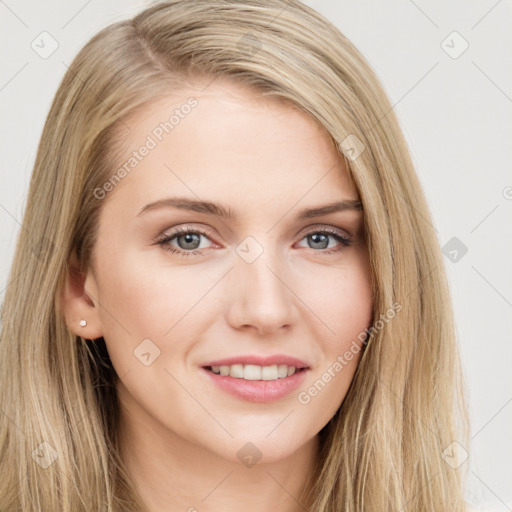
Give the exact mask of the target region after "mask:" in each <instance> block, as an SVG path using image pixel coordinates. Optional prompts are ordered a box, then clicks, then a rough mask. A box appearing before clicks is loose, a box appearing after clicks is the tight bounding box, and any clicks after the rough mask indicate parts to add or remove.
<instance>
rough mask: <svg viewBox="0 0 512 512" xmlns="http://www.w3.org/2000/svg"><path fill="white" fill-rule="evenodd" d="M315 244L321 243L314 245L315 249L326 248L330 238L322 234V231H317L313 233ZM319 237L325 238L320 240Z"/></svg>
mask: <svg viewBox="0 0 512 512" xmlns="http://www.w3.org/2000/svg"><path fill="white" fill-rule="evenodd" d="M311 238H312V239H313V243H314V244H321V247H314V248H315V249H326V248H327V246H328V245H329V239H328V238H327V236H326V235H322V234H320V233H316V234H313V235H311ZM319 238H323V240H319Z"/></svg>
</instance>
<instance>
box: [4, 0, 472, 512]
mask: <svg viewBox="0 0 512 512" xmlns="http://www.w3.org/2000/svg"><path fill="white" fill-rule="evenodd" d="M217 77H221V78H225V79H228V80H231V81H232V82H233V83H236V84H239V85H240V86H244V87H248V88H249V89H250V90H252V91H255V92H257V93H259V95H261V97H262V98H266V99H268V100H273V101H280V102H285V103H286V104H288V105H290V106H291V107H293V108H298V109H300V111H302V112H304V113H305V114H307V115H308V116H309V117H310V118H311V119H313V120H315V121H316V122H318V123H320V125H321V126H323V127H324V128H325V130H326V132H327V134H328V135H329V138H330V139H331V140H332V143H333V145H334V147H335V148H336V150H337V152H338V154H339V155H340V157H342V158H343V159H344V161H345V163H346V166H347V169H348V172H349V175H350V176H351V179H353V181H354V183H355V184H356V187H357V190H358V193H359V196H360V199H361V202H362V205H363V212H364V223H365V232H366V240H367V244H368V251H369V256H370V264H371V276H372V289H373V297H374V307H373V318H374V320H375V319H377V318H379V319H381V318H382V315H385V314H386V311H388V310H389V308H390V307H392V305H393V304H397V303H398V304H400V305H401V307H402V309H401V310H400V312H399V314H396V316H395V317H394V318H392V320H390V321H389V322H386V325H385V327H384V328H382V329H379V330H375V331H374V332H373V333H372V335H371V336H369V338H368V340H367V342H365V349H364V352H363V354H362V356H361V359H360V361H359V363H358V367H357V370H356V373H355V375H354V378H353V380H352V382H351V384H350V387H349V389H348V392H347V394H346V396H345V398H344V400H343V403H342V405H341V406H340V408H339V409H338V411H337V412H336V414H335V415H334V416H333V418H332V419H331V420H330V421H329V422H328V423H327V425H326V426H325V427H324V428H323V429H322V430H321V431H320V433H319V435H320V441H321V443H320V452H319V461H320V462H319V464H318V466H317V468H316V470H315V471H314V472H313V473H312V474H311V475H310V485H308V488H307V492H306V491H305V492H304V495H303V497H302V498H304V499H305V500H306V501H304V503H307V506H308V508H307V510H311V511H315V512H334V511H345V512H362V511H363V510H364V511H366V512H368V511H379V512H387V511H389V512H391V511H394V512H396V511H398V510H414V511H417V512H426V511H429V512H431V511H433V510H439V511H445V510H450V511H452V512H457V511H462V510H464V509H465V504H464V499H463V492H464V476H465V475H463V466H461V467H460V468H458V469H454V468H452V467H451V466H450V465H449V464H447V463H446V462H445V460H444V458H443V450H444V449H445V448H446V447H447V446H448V445H450V443H452V442H453V441H457V442H459V443H460V444H461V445H462V446H468V428H469V426H468V419H467V404H466V398H465V384H464V380H463V372H462V368H461V363H460V357H459V353H458V347H457V339H456V332H455V326H454V321H453V313H452V306H451V301H450V294H449V287H448V283H447V280H446V275H445V269H444V263H443V259H442V255H441V251H440V248H439V242H438V240H437V237H436V234H435V230H434V228H433V226H432V223H431V215H430V212H429V209H428V206H427V203H426V200H425V198H424V195H423V191H422V189H421V186H420V184H419V181H418V178H417V176H416V173H415V169H414V166H413V164H412V161H411V158H410V155H409V151H408V147H407V145H406V142H405V140H404V137H403V134H402V132H401V130H400V127H399V124H398V121H397V119H396V117H395V114H394V112H393V108H392V106H391V104H390V102H389V100H388V98H387V96H386V94H385V92H384V89H383V87H382V85H381V84H380V82H379V80H378V78H377V76H376V75H375V73H374V72H373V70H372V69H371V67H370V65H369V64H368V63H367V62H366V60H365V58H364V57H363V56H362V55H361V53H360V52H359V51H358V50H357V49H356V47H355V46H354V45H353V44H352V43H351V42H350V41H349V40H348V39H347V38H346V37H345V36H344V35H343V34H342V33H340V31H339V30H338V29H337V28H336V27H335V26H333V25H332V24H331V23H330V22H329V21H328V20H326V19H325V18H324V17H323V16H321V15H320V14H318V13H317V12H316V11H314V10H313V9H311V8H310V7H308V6H306V5H304V4H302V3H300V2H298V1H285V0H250V1H243V2H241V1H239V0H180V1H170V2H161V3H156V4H154V5H152V6H151V7H149V8H147V9H145V10H143V11H142V12H140V13H139V14H137V15H136V16H135V17H133V18H132V19H128V20H125V21H120V22H116V23H113V24H111V25H110V26H108V27H106V28H104V29H103V30H101V31H100V32H99V33H98V34H96V35H95V36H94V37H93V38H92V39H91V40H90V41H89V42H88V43H87V44H86V45H85V47H84V48H83V49H82V50H81V51H80V52H79V53H78V55H77V56H76V57H75V59H74V60H73V62H72V64H71V65H70V67H69V69H68V70H67V72H66V74H65V76H64V78H63V79H62V82H61V84H60V86H59V88H58V90H57V93H56V96H55V98H54V101H53V104H52V106H51V109H50V111H49V114H48V116H47V119H46V123H45V126H44V129H43V133H42V136H41V140H40V143H39V147H38V151H37V157H36V161H35V165H34V170H33V174H32V177H31V182H30V189H29V194H28V201H27V205H26V210H25V214H24V221H23V227H22V229H21V231H20V233H19V237H18V240H17V247H16V252H15V256H14V260H13V264H12V268H11V272H10V276H9V281H8V286H7V290H6V294H5V301H4V304H3V307H2V333H1V338H0V392H1V393H0V409H1V412H2V414H0V473H1V474H2V478H1V479H0V510H3V511H7V510H8V511H14V510H23V511H48V510H61V511H63V512H80V511H84V512H85V511H86V510H87V511H90V510H105V511H109V512H114V511H116V512H117V511H121V510H126V511H136V510H143V508H144V505H143V503H142V502H141V500H140V497H139V496H138V495H137V493H136V491H135V490H134V486H133V482H132V481H131V480H130V475H129V474H128V472H127V471H126V469H125V466H124V465H123V458H122V453H121V449H120V444H119V437H118V430H119V404H118V401H117V396H116V382H117V379H118V376H117V375H116V372H115V371H114V369H113V367H112V364H111V362H110V360H109V356H108V352H107V351H106V347H105V342H104V339H103V338H99V339H97V340H86V339H83V338H82V337H80V336H75V335H73V334H72V333H71V332H70V331H69V329H68V327H67V325H66V322H65V319H64V315H63V314H62V311H61V310H60V308H59V302H58V297H59V294H60V292H61V290H62V287H63V283H64V281H65V277H66V275H67V273H68V272H69V263H68V260H69V256H70V254H71V253H72V251H73V250H76V253H77V255H78V259H79V263H80V266H81V268H83V269H85V268H87V266H88V265H90V264H91V252H92V249H93V247H94V243H95V236H96V232H97V225H98V216H99V213H100V208H101V205H102V204H103V202H102V201H99V200H98V199H97V198H96V197H95V196H94V193H93V191H94V190H95V189H96V188H97V187H101V186H102V184H104V183H105V182H106V181H107V180H108V179H109V176H111V174H112V169H114V168H116V165H119V158H120V156H122V144H121V142H120V141H121V139H122V136H121V135H122V132H123V130H124V129H126V125H125V124H124V121H125V120H126V118H127V116H128V115H132V114H134V113H136V112H143V111H144V108H145V107H147V106H148V105H149V103H150V102H153V101H155V99H157V98H163V97H165V96H167V95H169V94H170V93H171V92H172V91H176V90H179V89H180V88H183V87H184V86H186V85H187V84H194V83H195V82H196V81H197V80H199V79H200V78H201V79H209V80H210V81H211V80H214V79H215V78H217ZM354 141H356V142H355V144H356V146H357V145H358V146H357V147H359V148H360V149H361V148H362V149H363V151H362V152H361V153H360V154H359V156H358V157H357V158H350V157H349V156H350V154H349V153H350V152H349V151H346V148H347V145H348V146H350V147H354ZM49 299H50V300H49ZM38 458H41V459H44V460H45V461H46V463H42V464H41V463H36V462H37V459H38ZM53 459H55V460H53ZM52 461H53V462H52ZM50 462H52V463H50ZM49 463H50V464H49ZM305 509H306V508H305Z"/></svg>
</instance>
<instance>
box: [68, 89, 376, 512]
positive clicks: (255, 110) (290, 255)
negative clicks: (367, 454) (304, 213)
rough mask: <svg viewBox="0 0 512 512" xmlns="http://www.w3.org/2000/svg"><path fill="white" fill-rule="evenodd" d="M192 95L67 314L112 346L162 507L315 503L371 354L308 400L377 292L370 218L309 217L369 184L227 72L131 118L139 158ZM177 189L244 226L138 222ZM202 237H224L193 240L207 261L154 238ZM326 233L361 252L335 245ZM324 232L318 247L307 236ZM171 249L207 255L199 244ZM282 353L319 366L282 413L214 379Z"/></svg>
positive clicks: (127, 193)
mask: <svg viewBox="0 0 512 512" xmlns="http://www.w3.org/2000/svg"><path fill="white" fill-rule="evenodd" d="M203 89H204V90H203ZM191 96H193V97H195V98H196V99H197V101H198V105H197V106H196V107H195V108H194V109H193V110H192V111H191V113H190V114H189V115H188V116H186V117H185V118H184V119H182V120H180V123H179V125H177V126H176V127H175V128H174V130H173V131H172V132H171V133H170V134H167V135H165V136H164V138H163V140H162V141H161V142H160V143H159V144H158V145H157V147H156V148H154V149H152V150H151V151H150V152H149V154H148V155H147V156H146V157H145V158H144V159H143V160H142V161H141V162H140V163H139V164H138V165H137V167H136V168H134V169H133V170H132V171H131V172H130V173H129V174H128V175H127V176H126V177H125V178H124V179H123V180H122V181H121V183H119V184H118V185H117V186H116V187H115V188H114V190H112V191H110V192H108V194H107V195H106V197H105V198H104V199H102V201H103V205H102V211H101V215H100V222H99V232H98V239H97V243H96V245H95V247H94V251H93V256H92V262H91V265H90V266H89V267H88V268H87V269H86V270H84V271H83V273H82V274H78V269H77V268H76V258H75V257H74V256H73V257H72V258H71V260H70V264H71V266H72V268H74V269H75V270H74V272H76V273H77V275H80V276H81V277H80V278H75V279H74V280H73V279H69V280H68V285H67V286H66V289H65V293H64V305H65V311H66V321H67V324H68V326H69V328H70V330H71V331H72V332H74V333H75V334H78V335H80V336H83V337H84V338H89V339H96V338H98V337H100V336H103V337H104V339H105V342H106V344H107V348H108V351H109V354H110V357H111V360H112V363H113V365H114V367H115V370H116V372H117V374H118V375H119V377H120V382H119V385H118V395H119V400H120V404H121V410H122V422H121V438H122V440H123V454H124V458H125V460H126V464H127V467H128V469H129V471H130V473H131V475H132V476H133V478H134V481H135V482H136V485H137V488H138V490H139V492H140V494H141V496H142V497H143V499H144V500H145V502H146V504H147V510H148V512H160V511H164V510H165V511H166V512H168V511H178V510H179V511H186V510H190V511H192V510H196V509H197V510H201V511H218V510H222V511H224V512H229V511H235V510H237V511H238V510H240V504H241V503H242V504H243V507H244V510H245V511H246V512H252V511H261V510H274V511H279V512H292V511H298V510H302V508H301V506H300V505H299V504H298V500H299V497H300V495H301V491H302V490H303V488H304V484H305V481H306V480H305V479H306V477H307V475H308V474H310V473H311V472H312V468H313V465H314V464H315V463H316V461H317V453H318V447H319V445H318V432H319V431H320V430H321V429H322V428H323V427H324V426H325V425H326V424H327V423H328V422H329V420H330V419H331V418H332V416H333V415H334V413H335V412H336V411H337V409H338V408H339V407H340V404H341V403H342V401H343V399H344V397H345V395H346V392H347V389H348V387H349V385H350V382H351V380H352V378H353V375H354V372H355V370H356V367H357V363H358V361H359V358H360V355H361V353H358V354H356V355H355V356H354V358H353V359H352V360H351V361H349V362H348V364H346V365H345V366H344V367H343V369H342V371H339V372H335V377H333V378H332V379H331V381H330V382H329V383H328V384H327V385H326V386H325V387H324V388H323V389H322V390H321V392H319V393H318V394H317V395H316V396H314V397H312V398H311V400H310V401H309V403H307V404H302V403H300V402H299V401H298V395H299V393H300V392H303V391H305V390H307V389H308V388H309V387H310V386H311V385H312V383H313V382H315V381H317V380H318V379H320V378H321V376H322V374H323V373H324V372H325V371H326V370H327V369H328V368H329V367H332V364H333V362H334V361H336V358H337V357H338V356H340V355H342V354H343V353H344V352H345V351H346V350H348V349H349V347H350V346H351V343H353V340H355V339H356V338H357V336H358V335H359V334H360V333H361V331H364V330H365V329H366V328H368V327H369V326H370V322H371V314H372V306H373V299H372V292H371V285H370V267H369V258H368V249H367V246H366V244H365V241H364V219H363V214H362V212H361V211H356V210H347V211H341V212H336V213H331V214H327V215H323V216H322V217H318V218H312V219H305V220H300V221H299V220H297V219H296V215H297V212H298V211H300V210H302V209H303V208H308V207H310V208H311V207H318V206H323V205H325V204H328V203H331V202H334V201H339V200H343V199H350V200H357V199H358V194H357V190H356V188H355V186H354V184H353V182H352V181H351V180H350V178H349V175H348V173H347V170H346V168H345V166H344V163H343V160H342V159H341V158H340V157H339V155H338V154H337V152H336V150H335V148H334V147H333V145H332V143H331V142H330V140H329V137H328V135H327V133H326V132H325V131H324V130H323V128H321V127H320V126H319V125H318V124H316V123H315V122H314V121H313V120H312V119H311V118H309V117H308V116H306V115H305V114H304V113H301V112H299V111H298V110H296V109H294V108H292V107H290V106H289V105H286V104H284V103H278V102H276V101H275V100H269V99H263V98H262V97H260V96H258V95H257V94H256V93H254V92H252V91H249V90H247V89H245V88H242V87H240V86H239V85H234V84H232V83H230V82H228V81H222V80H220V79H217V80H216V81H215V82H214V83H212V84H211V85H209V86H208V87H206V88H205V85H203V84H200V83H199V82H197V83H196V84H195V85H191V86H190V89H187V90H183V91H179V92H173V95H169V96H168V97H166V98H164V99H160V100H158V101H156V102H154V103H153V104H151V105H150V106H149V107H147V108H146V109H145V110H144V111H143V112H139V113H137V114H136V115H133V116H132V117H130V118H128V119H127V120H126V122H127V124H128V126H129V127H130V128H131V130H130V131H129V132H127V133H125V134H123V137H124V147H125V148H126V156H127V158H128V157H129V156H130V155H131V152H132V151H134V150H136V149H137V148H139V147H140V146H141V145H142V144H144V142H145V140H146V137H147V136H148V134H151V133H152V130H154V128H155V127H156V126H158V125H159V123H160V122H162V121H164V120H166V119H168V118H169V112H172V111H173V110H174V109H175V108H178V107H179V106H180V105H182V104H183V103H185V102H186V100H187V98H189V97H191ZM122 163H123V162H119V165H122ZM171 196H172V197H177V196H181V197H187V198H190V199H196V200H199V199H201V200H208V201H214V202H220V203H223V204H225V205H228V206H229V207H230V208H231V209H232V210H234V211H235V212H236V214H237V217H236V220H229V219H221V218H219V217H215V216H211V215H207V214H205V213H198V212H190V211H184V210H178V209H174V208H165V207H164V208H160V209H155V210H152V211H148V212H146V213H144V214H142V215H138V213H139V211H140V210H141V209H142V208H143V207H144V206H145V205H146V204H148V203H151V202H154V201H157V200H160V199H164V198H167V197H171ZM186 226H189V227H190V228H193V229H200V230H202V231H206V232H207V233H208V237H205V236H199V235H196V237H195V238H193V240H192V243H193V242H195V245H194V247H197V246H198V243H199V241H200V248H199V250H201V251H202V254H193V255H186V256H181V255H178V254H174V253H172V252H169V251H166V250H165V248H164V246H162V245H159V244H158V243H157V242H155V239H156V238H157V237H159V236H161V235H162V234H172V231H173V230H174V229H176V228H178V227H186ZM323 229H332V230H334V231H336V232H338V233H340V234H342V235H345V236H346V235H349V236H350V238H351V240H352V244H351V245H350V246H348V247H345V246H344V245H343V244H342V243H341V242H339V241H337V240H336V239H335V238H333V237H332V236H330V235H329V236H328V237H327V238H322V237H321V232H322V230H323ZM315 233H316V234H317V235H316V237H319V236H320V241H319V240H318V239H317V240H316V243H315V240H312V237H311V236H307V235H312V234H315ZM318 233H320V235H319V234H318ZM249 236H250V237H253V238H254V239H255V240H256V241H257V243H258V244H259V245H260V246H261V248H262V249H263V252H262V254H261V255H260V256H259V257H258V258H257V259H256V260H255V261H253V262H252V263H248V262H247V261H245V260H244V259H243V258H242V257H241V256H239V254H238V253H237V252H236V248H237V246H238V245H239V244H241V242H242V241H244V240H245V239H246V237H249ZM322 243H323V244H324V245H322ZM327 243H328V246H327ZM187 244H189V245H187ZM168 245H172V246H173V247H174V248H175V249H177V250H180V249H181V250H182V251H183V252H187V251H188V252H192V251H193V250H194V249H190V247H191V245H192V244H191V241H190V239H188V240H185V239H184V238H183V237H181V238H180V237H175V238H174V239H173V240H172V241H169V242H167V246H168ZM326 247H327V248H326ZM333 249H334V250H335V252H331V253H330V254H326V252H327V251H329V250H333ZM336 249H337V250H336ZM251 250H253V249H251ZM80 319H86V320H87V326H85V327H80V326H79V320H80ZM144 339H150V340H151V343H153V344H154V345H150V347H153V346H156V347H158V349H159V350H160V355H159V357H157V358H156V359H155V360H154V361H153V362H152V363H151V364H150V365H148V366H146V365H144V364H142V363H141V361H140V360H139V359H138V358H137V357H136V356H135V355H134V350H136V349H137V347H138V346H139V345H140V343H141V342H142V340H144ZM358 345H359V346H360V345H361V343H359V344H358ZM151 350H153V349H151ZM276 353H279V354H288V355H291V356H294V357H298V358H300V359H302V360H304V361H306V362H307V363H308V365H309V367H310V369H309V370H308V373H307V376H306V380H305V382H304V384H303V385H301V386H300V388H299V389H298V390H296V391H294V392H292V393H290V394H289V395H287V396H285V397H284V398H281V399H279V400H277V401H274V402H268V403H254V402H249V401H246V400H243V399H240V398H237V397H234V396H231V395H229V394H227V393H226V392H224V391H223V390H221V389H220V388H218V387H217V386H215V385H213V384H212V383H211V382H210V379H209V378H208V375H206V374H205V373H204V371H203V370H201V366H202V364H204V363H206V362H208V361H211V360H214V359H220V358H225V357H231V356H234V355H244V354H258V355H267V354H276ZM248 442H250V443H252V444H254V445H255V446H256V447H257V449H258V450H259V451H260V452H261V459H260V460H259V461H258V462H257V464H255V465H253V466H252V467H248V466H246V465H244V464H243V463H242V462H241V460H240V459H239V458H238V456H237V453H238V452H239V450H241V449H242V448H243V447H244V446H245V445H246V443H248ZM246 449H247V448H246Z"/></svg>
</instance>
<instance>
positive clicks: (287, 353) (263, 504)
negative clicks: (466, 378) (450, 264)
mask: <svg viewBox="0 0 512 512" xmlns="http://www.w3.org/2000/svg"><path fill="white" fill-rule="evenodd" d="M184 256H185V257H184ZM36 283H37V285H36V286H34V285H35V284H36ZM2 321H3V331H2V338H1V342H0V365H1V372H0V379H1V380H0V389H1V391H2V393H1V396H2V399H1V404H0V405H1V409H2V412H3V415H2V420H1V423H0V448H1V451H0V453H1V457H0V460H1V462H0V465H1V472H2V476H3V478H2V479H1V483H0V510H9V511H10V510H24V511H29V510H30V511H47V510H63V511H73V512H75V511H82V510H83V511H86V510H105V511H107V510H108V511H121V510H126V511H134V510H144V511H149V512H157V511H162V510H166V511H169V510H171V511H174V510H190V511H192V510H212V511H213V510H223V511H228V510H235V509H236V510H238V509H239V508H240V506H243V507H244V509H245V510H247V511H256V510H258V511H259V510H268V509H269V508H270V507H272V508H273V510H279V511H290V512H291V511H298V510H311V511H325V512H327V511H330V512H331V511H332V512H333V511H340V510H343V511H351V512H352V511H363V510H364V511H373V510H375V511H379V512H382V511H397V510H415V511H426V510H429V511H432V510H440V511H441V510H443V511H444V510H451V511H461V510H464V501H463V475H462V474H461V473H462V471H463V470H464V465H463V464H461V463H459V462H458V461H456V460H455V458H456V457H455V455H454V453H455V452H457V449H461V450H463V449H464V448H463V447H464V446H467V419H466V406H465V400H464V396H463V394H462V384H461V372H460V364H459V359H458V354H457V347H456V342H455V335H454V328H453V321H452V313H451V306H450V304H449V294H448V288H447V284H446V279H445V274H444V269H443V262H442V259H441V256H440V250H439V246H438V242H437V239H436V236H435V233H434V231H433V229H432V226H431V224H430V214H429V211H428V208H427V205H426V202H425V199H424V196H423V193H422V191H421V188H420V186H419V183H418V180H417V178H416V175H415V172H414V168H413V165H412V162H411V160H410V157H409V154H408V150H407V146H406V144H405V142H404V139H403V136H402V134H401V131H400V128H399V125H398V123H397V120H396V118H395V116H394V114H393V111H392V108H391V106H390V103H389V101H388V99H387V97H386V95H385V93H384V91H383V88H382V86H381V85H380V83H379V81H378V79H377V77H376V76H375V74H374V73H373V71H372V70H371V69H370V67H369V65H368V64H367V62H366V61H365V59H364V58H363V57H362V56H361V54H360V53H359V52H358V51H357V49H356V48H355V47H354V46H353V45H352V44H351V43H350V42H349V41H348V40H347V39H346V38H345V37H344V36H343V35H342V34H341V33H340V32H339V31H338V30H337V29H336V28H335V27H334V26H332V25H331V24H330V23H329V22H328V21H326V20H325V19H324V18H323V17H321V16H320V15H319V14H318V13H316V12H315V11H313V10H312V9H311V8H309V7H307V6H305V5H303V4H301V3H298V2H297V3H287V2H285V1H281V0H273V1H271V2H270V1H267V0H266V1H263V0H251V2H247V3H245V2H244V3H241V2H237V1H221V0H211V1H210V0H208V1H207V0H204V1H203V0H181V1H173V2H163V3H158V4H157V5H154V6H152V7H150V8H148V9H146V10H145V11H143V12H142V13H140V14H139V15H137V16H136V17H134V18H133V19H132V20H128V21H123V22H119V23H115V24H113V25H111V26H109V27H107V28H106V29H104V30H102V31H101V32H100V33H99V34H97V35H96V36H95V37H94V38H93V39H92V40H91V41H90V42H89V43H88V44H87V45H86V46H85V47H84V48H83V50H82V51H81V52H80V53H79V55H78V56H77V57H76V59H75V60H74V62H73V63H72V65H71V66H70V68H69V71H68V73H67V74H66V76H65V77H64V79H63V82H62V84H61V85H60V87H59V90H58V91H57V94H56V97H55V100H54V103H53V105H52V108H51V110H50V113H49V115H48V119H47V121H46V125H45V128H44V131H43V134H42V138H41V143H40V146H39V150H38V155H37V160H36V163H35V168H34V172H33V176H32V181H31V185H30V191H29V197H28V203H27V210H26V212H25V220H24V229H23V230H22V231H21V233H20V238H19V241H18V246H17V250H16V255H15V259H14V264H13V267H12V270H11V280H10V283H9V287H8V289H7V292H6V297H5V304H4V307H3V312H2Z"/></svg>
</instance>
